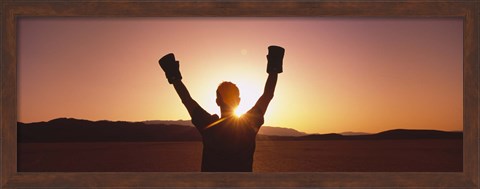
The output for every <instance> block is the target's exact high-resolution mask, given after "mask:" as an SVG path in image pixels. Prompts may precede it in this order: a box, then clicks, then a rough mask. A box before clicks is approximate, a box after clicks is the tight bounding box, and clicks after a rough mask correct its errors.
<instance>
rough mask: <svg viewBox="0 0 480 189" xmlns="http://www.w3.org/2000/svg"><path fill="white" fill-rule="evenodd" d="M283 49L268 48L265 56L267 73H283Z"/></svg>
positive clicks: (277, 47) (276, 47)
mask: <svg viewBox="0 0 480 189" xmlns="http://www.w3.org/2000/svg"><path fill="white" fill-rule="evenodd" d="M284 54H285V49H284V48H282V47H279V46H269V47H268V55H267V60H268V63H267V73H282V72H283V68H282V67H283V55H284Z"/></svg>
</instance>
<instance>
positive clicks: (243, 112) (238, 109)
mask: <svg viewBox="0 0 480 189" xmlns="http://www.w3.org/2000/svg"><path fill="white" fill-rule="evenodd" d="M243 114H245V110H243V109H241V108H236V109H235V111H233V115H235V117H242V115H243Z"/></svg>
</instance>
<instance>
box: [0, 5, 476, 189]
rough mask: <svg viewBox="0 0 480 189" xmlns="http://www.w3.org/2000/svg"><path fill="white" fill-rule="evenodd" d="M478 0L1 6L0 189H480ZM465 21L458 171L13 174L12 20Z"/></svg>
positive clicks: (14, 49)
mask: <svg viewBox="0 0 480 189" xmlns="http://www.w3.org/2000/svg"><path fill="white" fill-rule="evenodd" d="M479 5H480V3H479V2H477V1H454V0H446V1H439V2H436V1H402V2H393V1H386V2H375V1H373V2H354V1H352V2H310V1H279V2H276V1H273V2H263V1H247V2H235V1H226V2H217V1H200V2H198V1H179V2H176V1H158V2H157V1H131V2H129V1H113V0H112V1H99V2H97V1H88V0H82V1H78V0H77V1H66V0H65V1H51V2H49V1H10V0H6V1H2V2H0V7H1V10H0V17H1V19H0V28H1V33H0V34H1V38H0V42H1V51H0V59H1V65H0V66H1V67H0V72H1V74H0V77H1V101H0V103H1V111H0V113H1V121H0V123H1V130H0V132H1V133H0V134H1V135H0V136H1V138H0V142H1V146H0V149H1V154H2V155H1V173H0V176H1V187H2V188H26V187H28V188H30V187H32V188H35V187H43V188H53V187H72V188H73V187H82V188H98V187H135V188H138V187H427V188H429V187H430V188H438V187H445V188H479V180H480V179H479V164H478V160H479V151H478V150H479V98H478V95H479V92H480V90H479V59H478V58H479V57H478V52H479V28H478V27H479ZM326 16H328V17H395V18H396V17H407V18H427V17H428V18H448V17H454V18H463V21H464V38H463V39H464V46H463V47H464V49H463V55H464V58H463V67H464V91H463V92H464V97H463V104H464V109H463V110H464V117H463V118H464V119H463V124H464V125H463V132H464V137H463V154H464V157H463V172H421V173H419V172H398V173H397V172H387V173H382V172H362V173H359V172H331V173H330V172H321V173H320V172H319V173H302V172H298V173H297V172H295V173H160V172H159V173H150V172H147V173H143V172H135V173H129V172H115V173H114V172H110V173H105V172H101V173H100V172H98V173H95V172H92V173H83V172H69V173H63V172H48V173H47V172H45V173H42V172H39V173H36V172H17V134H16V126H17V74H18V70H17V50H18V47H17V42H18V38H17V34H18V32H17V29H18V27H17V21H18V18H21V17H326Z"/></svg>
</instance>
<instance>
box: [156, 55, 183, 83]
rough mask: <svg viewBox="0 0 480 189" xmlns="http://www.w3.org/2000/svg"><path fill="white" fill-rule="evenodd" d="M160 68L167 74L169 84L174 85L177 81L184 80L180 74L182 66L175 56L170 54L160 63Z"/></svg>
mask: <svg viewBox="0 0 480 189" xmlns="http://www.w3.org/2000/svg"><path fill="white" fill-rule="evenodd" d="M158 63H159V64H160V67H162V69H163V71H164V72H165V76H166V77H167V79H168V83H170V84H172V83H173V82H174V81H176V80H182V74H181V73H180V64H179V62H178V61H176V60H175V55H173V53H169V54H167V55H165V56H163V57H162V58H160V60H159V61H158Z"/></svg>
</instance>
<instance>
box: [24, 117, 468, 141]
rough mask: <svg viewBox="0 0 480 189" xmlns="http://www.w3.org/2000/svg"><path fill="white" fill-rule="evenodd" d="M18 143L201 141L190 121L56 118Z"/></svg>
mask: <svg viewBox="0 0 480 189" xmlns="http://www.w3.org/2000/svg"><path fill="white" fill-rule="evenodd" d="M17 125H18V126H17V127H18V129H17V131H18V141H19V142H101V141H131V142H134V141H201V140H202V137H201V136H200V134H199V133H198V131H197V130H196V128H195V127H193V126H192V125H191V122H190V121H183V120H180V121H145V122H125V121H89V120H81V119H73V118H58V119H54V120H51V121H48V122H35V123H21V122H19V123H18V124H17ZM462 137H463V133H462V132H445V131H437V130H405V129H396V130H389V131H384V132H380V133H376V134H364V133H353V132H346V133H343V134H336V133H331V134H306V133H303V132H299V131H296V130H294V129H290V128H280V127H270V126H262V128H261V129H260V131H259V135H258V137H257V140H369V139H461V138H462Z"/></svg>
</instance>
